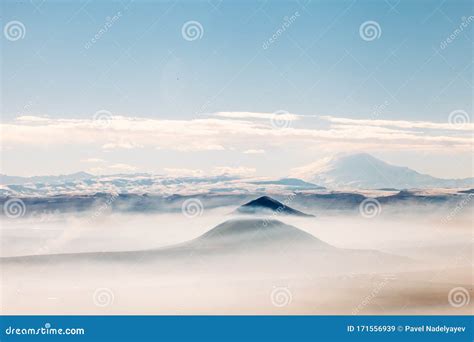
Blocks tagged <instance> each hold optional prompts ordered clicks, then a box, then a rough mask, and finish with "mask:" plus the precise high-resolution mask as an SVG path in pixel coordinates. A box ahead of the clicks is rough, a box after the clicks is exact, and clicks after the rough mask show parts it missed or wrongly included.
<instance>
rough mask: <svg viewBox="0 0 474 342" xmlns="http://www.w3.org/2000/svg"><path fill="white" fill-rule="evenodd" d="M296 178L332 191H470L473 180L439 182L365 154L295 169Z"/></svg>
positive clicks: (438, 179)
mask: <svg viewBox="0 0 474 342" xmlns="http://www.w3.org/2000/svg"><path fill="white" fill-rule="evenodd" d="M293 173H294V175H295V176H296V177H301V178H303V179H307V180H309V181H311V182H314V183H317V184H322V185H324V186H327V187H331V188H360V189H379V188H396V189H408V188H436V187H446V188H452V187H470V186H472V184H473V183H474V178H465V179H441V178H436V177H432V176H430V175H426V174H421V173H419V172H416V171H414V170H412V169H410V168H408V167H401V166H395V165H391V164H388V163H386V162H384V161H382V160H380V159H377V158H375V157H373V156H371V155H370V154H367V153H359V154H352V155H344V156H337V157H335V158H329V159H324V160H322V161H320V162H317V163H313V164H310V165H308V166H305V167H301V168H298V169H294V170H293Z"/></svg>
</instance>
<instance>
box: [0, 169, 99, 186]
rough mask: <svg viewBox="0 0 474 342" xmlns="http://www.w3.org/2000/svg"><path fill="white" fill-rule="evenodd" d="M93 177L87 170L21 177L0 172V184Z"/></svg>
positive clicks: (74, 179) (62, 180)
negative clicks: (64, 173) (65, 173)
mask: <svg viewBox="0 0 474 342" xmlns="http://www.w3.org/2000/svg"><path fill="white" fill-rule="evenodd" d="M93 177H95V176H94V175H91V174H89V173H87V172H83V171H79V172H75V173H71V174H67V175H59V176H32V177H21V176H7V175H3V174H0V184H19V185H20V184H27V183H57V182H68V181H78V180H84V179H90V178H93Z"/></svg>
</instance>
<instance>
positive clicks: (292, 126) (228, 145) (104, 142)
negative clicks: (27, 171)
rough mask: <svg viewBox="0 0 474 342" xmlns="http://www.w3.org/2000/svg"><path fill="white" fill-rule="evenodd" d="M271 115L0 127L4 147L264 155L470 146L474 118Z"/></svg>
mask: <svg viewBox="0 0 474 342" xmlns="http://www.w3.org/2000/svg"><path fill="white" fill-rule="evenodd" d="M273 117H274V116H273V114H271V113H250V112H220V113H215V114H211V115H210V116H209V117H207V118H199V119H189V120H165V119H153V118H138V117H126V116H109V117H106V118H103V117H102V118H100V119H99V120H93V119H61V118H45V117H36V116H22V117H19V118H17V119H16V120H14V121H13V122H9V123H3V124H2V125H1V130H2V146H3V147H4V148H14V147H15V146H19V145H21V146H29V147H31V148H34V147H36V146H41V145H47V146H48V147H54V145H58V146H64V145H74V146H81V145H93V146H95V147H97V148H100V149H103V150H114V149H140V148H156V149H169V150H174V151H223V150H239V151H241V152H242V153H245V154H261V153H263V152H264V151H265V150H268V148H272V147H273V148H278V147H281V146H285V147H290V148H291V147H295V148H299V147H301V146H307V144H308V143H318V144H324V146H325V148H326V149H332V150H334V151H345V150H347V149H349V150H353V149H364V150H377V149H379V150H387V149H395V150H411V151H413V150H417V149H420V150H427V149H429V150H435V149H438V150H439V149H445V150H450V151H452V150H460V151H469V150H470V149H471V148H472V133H473V131H474V125H473V124H471V123H464V124H461V125H459V124H451V123H448V122H447V123H434V122H419V121H413V122H412V121H394V120H356V119H347V118H337V117H330V116H319V117H302V116H299V115H295V114H285V120H288V124H287V125H280V126H275V125H274V122H273V121H272V118H273ZM280 123H281V122H280ZM297 123H298V125H296V124H297Z"/></svg>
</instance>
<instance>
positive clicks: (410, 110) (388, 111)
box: [0, 0, 474, 178]
mask: <svg viewBox="0 0 474 342" xmlns="http://www.w3.org/2000/svg"><path fill="white" fill-rule="evenodd" d="M1 12H2V15H1V25H2V28H3V30H2V31H3V35H2V36H1V40H0V42H1V81H2V86H1V89H2V91H1V99H2V101H1V116H2V122H1V133H2V137H1V148H2V163H1V170H0V171H1V172H2V173H4V174H9V175H22V176H28V175H46V174H65V173H72V172H77V171H88V172H92V173H96V174H107V173H117V172H153V173H171V174H178V173H179V174H186V173H193V172H204V173H206V172H209V173H210V172H215V170H231V169H232V170H235V171H236V172H243V173H245V174H246V175H247V174H249V173H255V175H260V176H284V175H286V174H287V173H288V171H289V170H291V169H292V168H295V167H299V166H303V165H305V164H310V163H313V162H315V161H317V160H318V159H321V158H323V157H326V156H329V155H333V154H338V153H350V152H369V153H371V154H373V155H374V156H376V157H378V158H381V159H383V160H385V161H387V162H390V163H393V164H396V165H403V166H408V167H411V168H413V169H415V170H417V171H419V172H423V173H429V174H431V175H434V176H438V177H446V178H448V177H454V178H457V177H469V176H472V168H473V159H472V133H473V124H472V98H473V86H472V63H473V50H472V48H473V40H472V39H473V35H472V33H473V26H474V17H473V15H474V11H473V6H472V3H471V2H470V1H463V0H459V1H457V0H456V1H443V0H441V1H434V0H433V1H413V0H410V1H408V0H402V1H388V0H387V1H339V0H336V1H307V0H299V1H129V0H128V1H126V0H124V1H105V0H103V1H50V0H44V1H40V0H31V1H25V0H23V1H11V0H6V1H3V2H2V4H1Z"/></svg>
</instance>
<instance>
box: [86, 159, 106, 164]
mask: <svg viewBox="0 0 474 342" xmlns="http://www.w3.org/2000/svg"><path fill="white" fill-rule="evenodd" d="M81 162H83V163H105V160H103V159H100V158H86V159H81Z"/></svg>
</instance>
